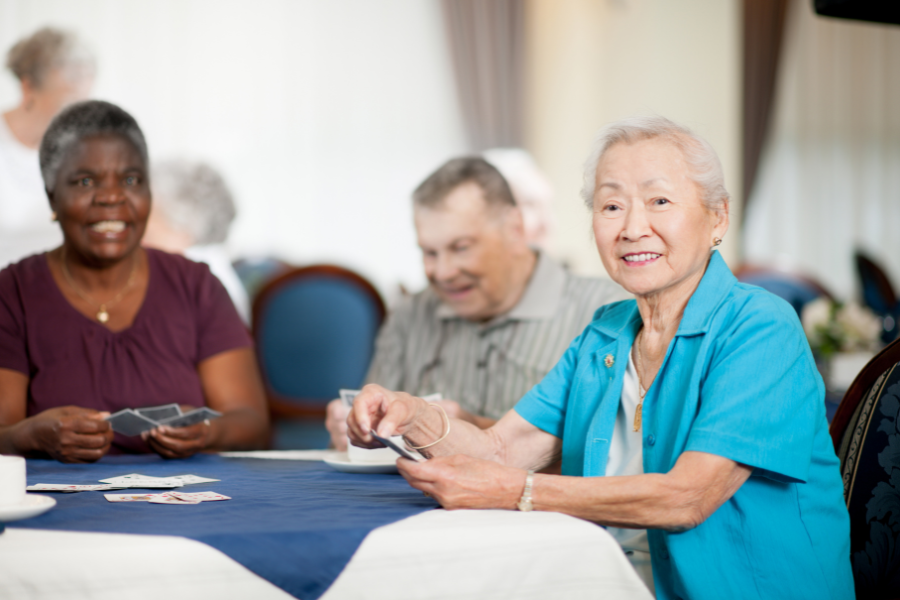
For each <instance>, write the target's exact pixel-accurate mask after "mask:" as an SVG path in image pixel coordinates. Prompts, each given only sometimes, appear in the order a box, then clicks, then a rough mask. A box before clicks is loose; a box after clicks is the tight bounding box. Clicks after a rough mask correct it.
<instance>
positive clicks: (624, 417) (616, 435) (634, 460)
mask: <svg viewBox="0 0 900 600" xmlns="http://www.w3.org/2000/svg"><path fill="white" fill-rule="evenodd" d="M640 400H641V396H640V393H639V392H638V376H637V369H635V368H634V358H633V356H632V353H631V352H629V353H628V368H627V369H626V370H625V380H624V381H623V382H622V397H621V399H620V400H619V410H618V411H617V412H616V424H615V427H614V428H613V434H612V441H611V442H610V445H609V460H608V461H607V463H606V475H607V476H617V475H618V476H621V475H643V473H644V452H643V432H642V431H634V413H635V411H636V410H637V406H638V403H639V402H640ZM607 531H609V533H610V534H612V536H613V537H614V538H615V539H616V541H617V542H619V545H620V546H622V549H623V550H624V551H625V553H626V555H627V556H628V559H629V560H630V561H631V564H632V565H633V566H634V568H635V570H636V571H637V572H638V575H640V576H641V579H642V580H643V581H644V583H645V584H646V585H647V587H649V588H650V591H651V592H653V591H654V590H653V572H652V569H651V568H650V560H649V559H650V554H649V553H650V545H649V543H648V541H647V530H646V529H625V528H622V527H607Z"/></svg>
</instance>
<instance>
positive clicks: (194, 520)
mask: <svg viewBox="0 0 900 600" xmlns="http://www.w3.org/2000/svg"><path fill="white" fill-rule="evenodd" d="M127 473H141V474H144V475H152V476H157V477H163V476H170V475H182V474H187V473H191V474H194V475H199V476H201V477H211V478H214V479H221V480H222V481H217V482H214V483H203V484H197V485H190V486H185V487H184V488H181V491H185V492H200V491H213V492H218V493H220V494H225V495H226V496H231V497H232V498H233V499H232V500H227V501H222V502H204V503H202V504H198V505H191V506H169V505H163V504H148V503H146V502H127V503H125V502H123V503H111V502H107V500H106V498H104V497H103V494H104V493H124V492H81V493H75V494H54V495H53V496H54V498H56V500H57V503H58V504H57V506H56V507H55V508H54V509H53V510H51V511H49V512H47V513H45V514H43V515H41V516H39V517H36V518H33V519H29V520H26V521H21V522H17V523H16V524H15V526H16V527H29V528H34V529H58V530H68V531H99V532H109V533H139V534H154V535H177V536H182V537H186V538H191V539H194V540H198V541H200V542H203V543H205V544H208V545H210V546H212V547H213V548H217V549H218V550H221V551H222V552H224V553H225V554H227V555H228V556H230V557H231V558H233V559H234V560H236V561H237V562H239V563H241V564H242V565H244V566H245V567H247V568H248V569H250V570H251V571H253V572H254V573H256V574H257V575H259V576H261V577H264V578H265V579H267V580H269V581H271V582H272V583H273V584H275V585H277V586H278V587H280V588H282V589H283V590H285V591H287V592H288V593H290V594H292V595H294V596H296V597H298V598H302V599H303V600H312V599H314V598H318V597H319V596H321V595H322V594H323V593H324V592H325V590H327V589H328V587H329V586H330V585H331V584H332V582H334V580H335V579H336V578H337V576H338V575H339V574H340V572H341V571H342V570H343V568H344V567H345V566H346V565H347V562H348V561H349V560H350V557H351V556H353V553H354V552H355V551H356V549H357V548H358V547H359V545H360V543H362V540H363V538H365V536H366V535H367V534H368V533H369V532H370V531H371V530H372V529H374V528H376V527H380V526H382V525H387V524H389V523H393V522H395V521H398V520H400V519H404V518H406V517H409V516H412V515H415V514H418V513H420V512H423V511H425V510H429V509H432V508H435V507H436V506H437V504H436V503H435V502H434V501H433V500H432V499H431V498H426V497H425V496H423V495H422V493H421V492H419V491H417V490H414V489H412V488H410V487H409V486H408V485H407V483H406V481H404V480H403V478H402V477H400V476H399V475H369V474H364V475H363V474H345V473H338V472H337V471H334V470H333V469H331V468H330V467H328V466H327V465H325V464H324V463H320V462H306V461H281V460H260V459H234V458H223V457H220V456H214V455H198V456H194V457H192V458H189V459H186V460H163V459H160V458H159V457H156V456H109V457H106V458H104V459H102V460H101V461H100V462H97V463H95V464H90V465H64V464H60V463H58V462H54V461H47V460H29V461H28V484H29V485H33V484H36V483H77V484H89V483H97V480H98V479H105V478H107V477H114V476H117V475H125V474H127ZM128 491H129V492H130V491H131V490H128ZM139 491H140V490H139ZM156 491H157V492H159V491H162V490H156Z"/></svg>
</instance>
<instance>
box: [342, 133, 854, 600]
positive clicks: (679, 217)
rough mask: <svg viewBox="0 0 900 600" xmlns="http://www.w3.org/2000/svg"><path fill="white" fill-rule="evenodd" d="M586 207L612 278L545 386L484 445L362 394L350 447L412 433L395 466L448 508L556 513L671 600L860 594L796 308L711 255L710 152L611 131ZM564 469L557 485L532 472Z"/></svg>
mask: <svg viewBox="0 0 900 600" xmlns="http://www.w3.org/2000/svg"><path fill="white" fill-rule="evenodd" d="M583 195H584V199H585V201H586V202H587V204H588V206H589V207H590V208H591V209H592V212H593V229H594V235H595V238H596V243H597V249H598V251H599V253H600V258H601V260H602V261H603V264H604V266H605V267H606V270H607V272H608V273H609V275H610V276H611V277H612V278H613V279H614V280H615V281H616V282H617V283H619V284H620V285H622V286H623V287H624V288H625V289H626V290H628V291H629V292H631V293H633V294H634V296H635V300H629V301H625V302H619V303H616V304H611V305H607V306H604V307H602V308H600V309H599V310H598V311H597V313H596V314H595V317H594V320H593V322H592V323H591V324H590V325H588V327H587V328H586V329H585V330H584V332H583V333H582V334H581V335H580V336H579V337H578V338H576V339H575V341H573V342H572V345H571V346H570V347H569V349H568V350H567V351H566V353H565V354H564V356H563V358H562V359H561V360H560V361H559V363H558V364H557V365H556V367H555V368H554V369H553V371H551V373H550V374H549V375H548V376H547V377H546V378H545V379H544V380H543V381H541V383H539V384H538V385H537V386H535V387H534V388H533V389H532V390H531V391H530V392H529V393H528V394H527V395H526V396H525V397H524V398H522V400H521V401H520V402H519V403H518V404H517V405H516V407H515V408H514V409H513V410H511V411H510V412H509V413H508V414H507V415H506V416H504V417H503V418H502V419H501V420H500V421H499V422H498V423H497V424H496V425H495V426H494V427H492V428H490V429H488V430H484V431H482V430H479V429H478V428H476V427H474V426H471V425H469V424H467V423H463V422H460V421H456V420H453V421H452V422H451V421H450V420H449V419H447V418H446V416H445V415H443V414H441V410H440V407H438V406H436V405H430V404H429V403H427V402H425V401H424V400H422V399H420V398H415V397H412V396H409V395H407V394H403V393H399V392H393V391H389V390H385V389H383V388H379V387H378V386H367V387H366V388H365V390H364V391H363V393H362V394H361V395H360V396H359V397H357V399H356V401H355V403H354V408H353V411H352V412H351V414H350V417H349V419H348V425H349V431H350V436H351V439H352V440H353V442H354V443H355V444H357V445H361V446H366V447H374V446H376V445H378V442H377V441H374V439H373V438H372V436H371V435H370V431H371V430H375V431H376V432H377V433H379V434H380V435H382V436H386V435H392V434H394V435H403V436H404V438H405V439H406V441H407V443H408V444H409V445H410V446H413V447H422V448H423V449H422V452H423V453H425V454H426V455H427V456H429V457H431V460H429V461H427V462H422V463H415V462H413V461H409V460H404V459H401V460H399V461H398V467H399V468H400V471H401V473H402V474H403V476H404V477H406V479H407V480H408V481H409V483H410V484H411V485H412V486H413V487H415V488H417V489H420V490H422V491H423V492H425V493H426V494H428V495H431V496H433V497H435V498H436V499H437V500H438V501H439V502H440V503H441V504H442V505H443V506H444V507H445V508H448V509H455V508H505V509H515V508H518V509H519V510H532V509H534V510H549V511H556V512H562V513H566V514H570V515H574V516H576V517H580V518H583V519H588V520H590V521H594V522H597V523H599V524H601V525H605V526H607V527H608V528H609V530H610V532H611V533H612V534H613V535H614V536H615V537H616V539H617V540H618V541H619V542H620V543H621V544H622V546H623V548H625V549H626V550H634V551H637V552H640V551H641V550H647V551H649V553H650V557H651V562H652V580H653V583H654V584H655V588H656V594H657V597H659V598H698V599H706V598H709V599H716V600H718V599H721V598H760V599H766V600H770V599H772V598H785V599H788V598H790V599H795V598H830V599H833V600H837V599H843V598H852V597H853V595H854V592H853V579H852V574H851V570H850V560H849V558H850V546H849V535H850V534H849V520H848V516H847V512H846V510H845V508H844V503H843V496H842V489H843V488H842V484H841V479H840V475H839V471H838V461H837V459H836V457H835V453H834V449H833V447H832V443H831V438H830V437H829V435H828V430H827V423H826V419H825V406H824V402H823V396H824V389H823V385H822V380H821V378H820V377H819V375H818V373H817V371H816V368H815V363H814V361H813V358H812V355H811V353H810V350H809V346H808V344H807V342H806V338H805V337H804V335H803V330H802V328H801V326H800V324H799V322H798V320H797V317H796V313H795V312H794V311H793V309H792V308H791V307H790V306H789V305H788V304H787V303H785V302H784V301H782V300H781V299H779V298H777V297H775V296H773V295H771V294H769V293H767V292H765V291H763V290H761V289H759V288H756V287H753V286H749V285H745V284H741V283H739V282H738V281H737V280H736V279H735V278H734V276H733V275H732V274H731V272H730V271H729V270H728V267H727V266H726V265H725V262H724V261H723V260H722V258H721V256H720V255H719V253H718V252H717V251H715V250H714V249H713V248H714V247H715V246H717V245H719V243H721V240H722V237H723V236H724V235H725V232H726V230H727V229H728V202H729V198H728V193H727V192H726V190H725V187H724V184H723V176H722V169H721V166H720V163H719V160H718V158H717V157H716V155H715V152H714V151H713V149H712V148H711V147H710V146H709V144H708V143H707V142H705V141H704V140H702V139H701V138H699V137H698V136H696V135H694V134H692V133H691V132H690V131H689V130H687V129H686V128H684V127H681V126H679V125H677V124H675V123H672V122H671V121H668V120H666V119H664V118H661V117H646V118H632V119H628V120H626V121H622V122H619V123H616V124H613V125H610V126H608V127H606V128H605V129H604V130H603V131H601V133H600V135H599V137H598V139H597V142H596V144H595V147H594V150H593V152H592V153H591V155H590V157H589V159H588V161H587V163H586V168H585V186H584V191H583ZM559 458H561V459H562V474H561V475H551V474H541V473H538V474H535V473H534V472H535V471H539V470H540V469H542V468H544V467H546V466H548V465H550V464H552V463H553V462H554V461H556V460H557V459H559Z"/></svg>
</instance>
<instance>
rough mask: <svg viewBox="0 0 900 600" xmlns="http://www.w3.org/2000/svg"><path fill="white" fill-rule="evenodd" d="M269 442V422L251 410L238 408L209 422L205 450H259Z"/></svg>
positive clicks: (256, 411)
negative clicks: (208, 435)
mask: <svg viewBox="0 0 900 600" xmlns="http://www.w3.org/2000/svg"><path fill="white" fill-rule="evenodd" d="M268 441H269V421H268V419H267V418H266V416H265V415H264V414H261V413H260V412H259V411H258V410H256V409H252V408H238V409H235V410H232V411H229V412H227V413H226V414H224V415H222V416H221V417H219V418H218V419H215V420H214V421H210V437H209V441H208V442H207V445H206V448H205V449H206V450H209V451H222V450H259V449H262V448H265V447H266V445H267V444H268Z"/></svg>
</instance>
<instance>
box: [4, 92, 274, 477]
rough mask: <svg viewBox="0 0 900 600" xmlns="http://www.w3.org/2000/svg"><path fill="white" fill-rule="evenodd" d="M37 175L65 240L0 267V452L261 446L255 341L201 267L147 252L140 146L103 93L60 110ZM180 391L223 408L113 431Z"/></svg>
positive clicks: (263, 416) (76, 458) (69, 454)
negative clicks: (207, 416) (125, 411)
mask: <svg viewBox="0 0 900 600" xmlns="http://www.w3.org/2000/svg"><path fill="white" fill-rule="evenodd" d="M40 162H41V173H42V175H43V179H44V184H45V186H46V188H47V195H48V197H49V199H50V206H51V208H52V209H53V211H54V218H55V219H57V220H58V221H59V225H60V227H61V228H62V232H63V236H64V241H63V245H62V246H61V247H59V248H57V249H55V250H52V251H50V252H48V253H46V254H40V255H35V256H31V257H28V258H26V259H24V260H22V261H21V262H19V263H16V264H14V265H11V266H10V267H8V268H6V269H4V270H3V271H0V454H21V455H27V456H49V457H52V458H56V459H58V460H61V461H66V462H88V461H94V460H97V459H99V458H100V457H102V456H103V455H104V454H106V453H107V452H108V451H110V449H111V448H112V451H114V452H149V451H153V452H157V453H159V454H160V455H162V456H164V457H167V458H178V457H185V456H190V455H192V454H194V453H196V452H199V451H202V450H224V449H237V448H258V447H261V446H263V444H264V443H265V441H266V439H267V436H268V417H267V412H266V407H265V399H264V394H263V389H262V384H261V382H260V377H259V372H258V369H257V366H256V362H255V360H254V356H253V352H252V348H251V342H250V339H249V336H248V334H247V331H246V330H245V329H244V326H243V325H242V323H241V320H240V318H239V317H238V315H237V313H236V311H235V309H234V306H233V304H232V303H231V300H230V299H229V297H228V294H227V292H226V291H225V288H224V287H223V286H222V284H221V283H219V281H218V280H217V279H216V278H215V277H214V276H213V275H212V274H211V273H210V272H209V268H208V267H206V266H205V265H200V264H197V263H193V262H191V261H188V260H187V259H185V258H182V257H180V256H174V255H171V254H166V253H164V252H159V251H154V250H149V249H142V248H141V246H140V241H141V236H142V235H143V233H144V227H145V225H146V223H147V216H148V214H149V212H150V185H149V182H148V180H147V146H146V143H145V141H144V136H143V134H142V133H141V130H140V128H139V127H138V124H137V122H136V121H135V120H134V119H133V118H132V117H131V116H130V115H129V114H128V113H126V112H125V111H123V110H122V109H120V108H118V107H117V106H114V105H112V104H109V103H106V102H98V101H89V102H82V103H79V104H75V105H73V106H71V107H69V108H68V109H66V110H65V111H63V112H62V113H60V114H59V116H57V117H56V118H55V119H54V120H53V122H52V123H51V125H50V127H49V129H48V130H47V132H46V133H45V135H44V139H43V141H42V142H41V148H40ZM171 402H177V403H179V404H181V405H185V406H186V407H199V406H204V405H206V406H209V407H210V408H213V409H215V410H218V411H220V412H222V413H223V416H222V417H221V418H219V419H216V420H214V421H212V422H207V423H200V424H197V425H193V426H190V427H183V428H170V427H160V428H157V429H155V430H153V431H152V432H150V433H149V434H145V435H144V436H143V437H132V438H126V437H123V436H120V435H118V434H116V435H115V437H114V435H113V432H112V430H111V429H110V427H109V423H107V422H106V421H104V420H103V418H104V417H105V416H106V415H107V414H109V413H110V412H114V411H117V410H120V409H122V408H127V407H130V408H139V407H143V406H155V405H160V404H167V403H171Z"/></svg>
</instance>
